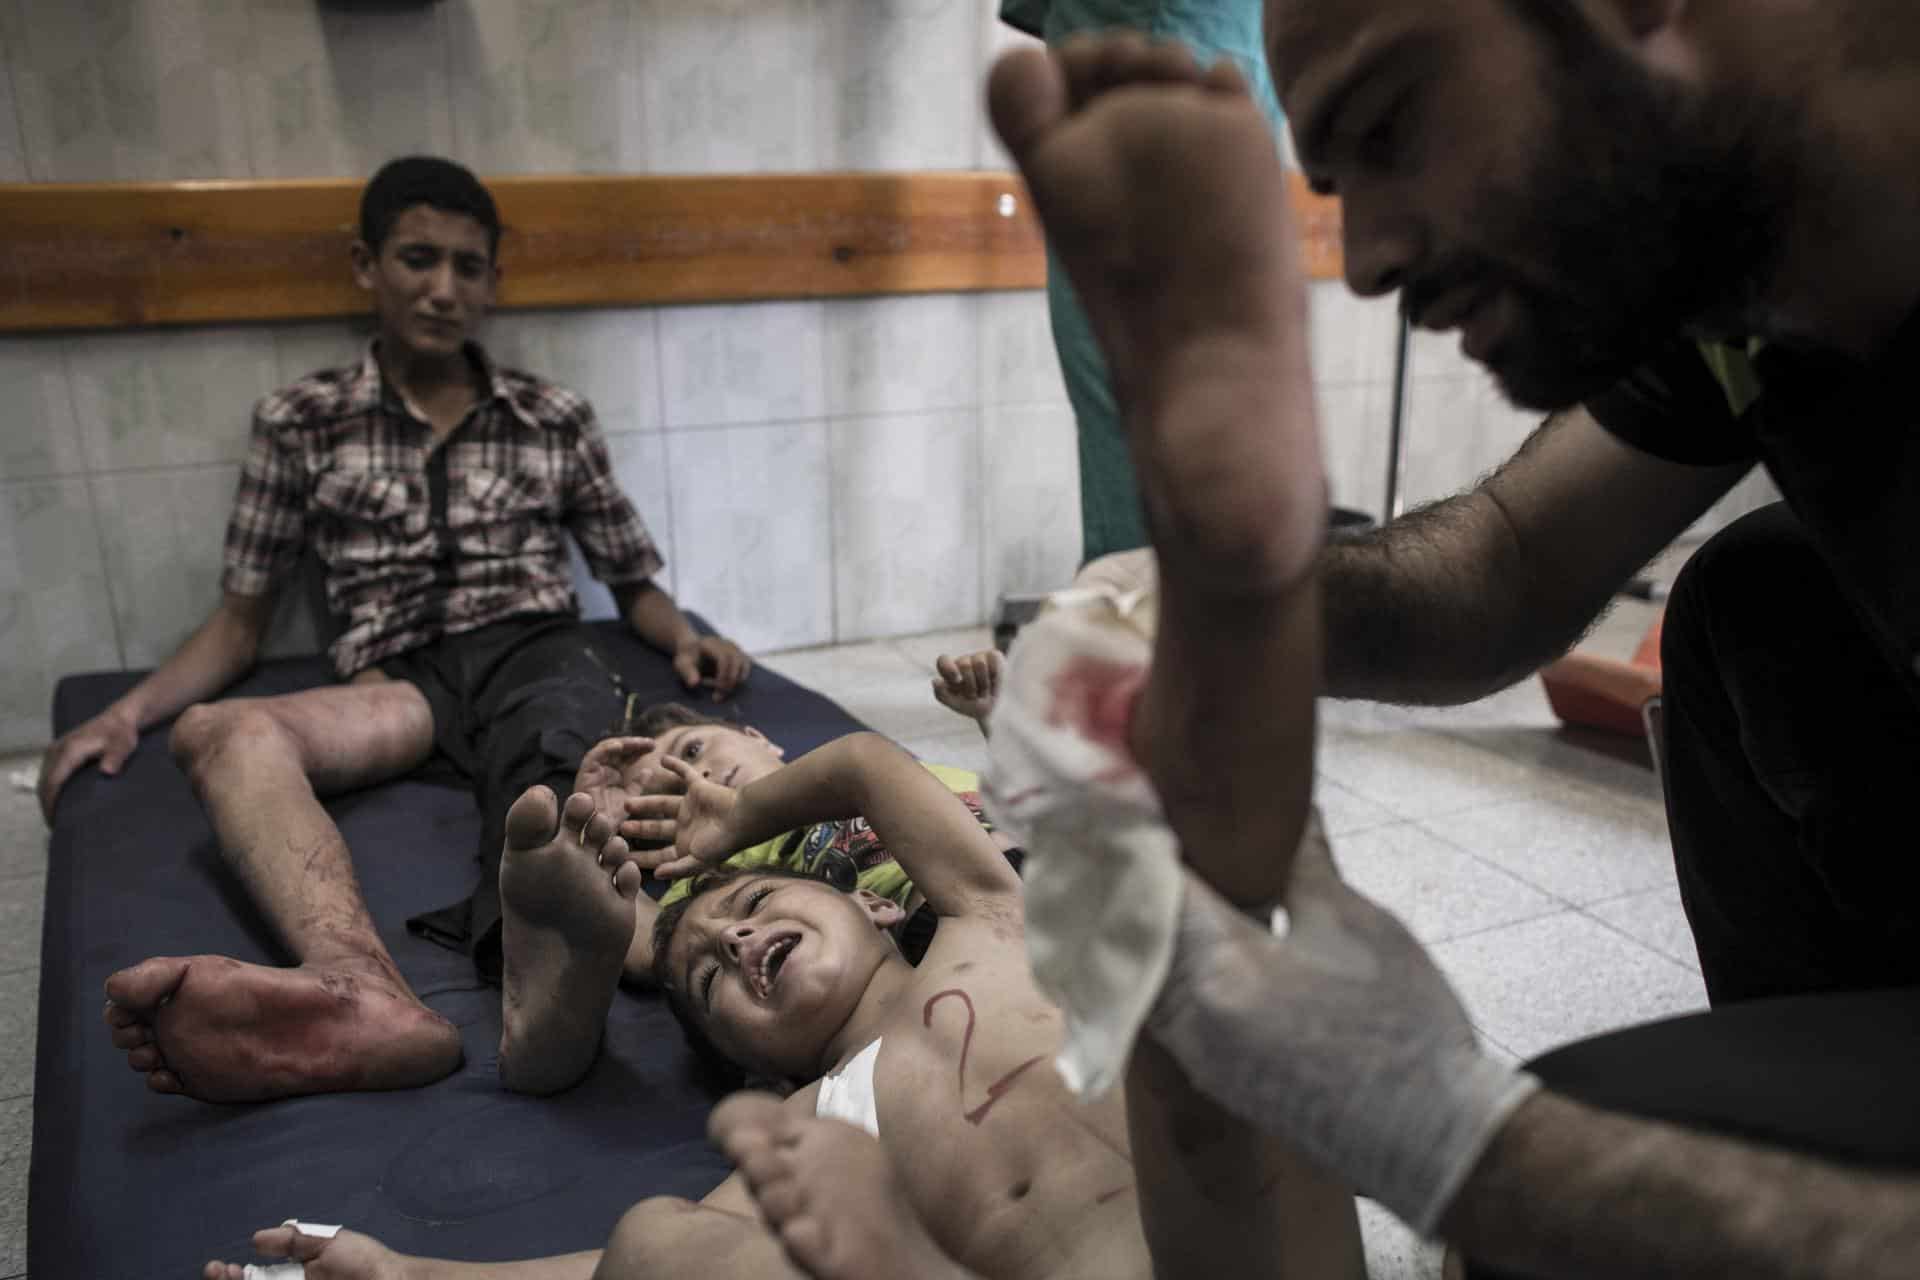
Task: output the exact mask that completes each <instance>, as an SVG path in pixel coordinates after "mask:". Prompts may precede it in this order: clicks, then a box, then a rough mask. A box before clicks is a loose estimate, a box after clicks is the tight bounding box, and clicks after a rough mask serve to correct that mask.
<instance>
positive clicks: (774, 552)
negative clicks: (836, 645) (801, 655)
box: [666, 422, 834, 651]
mask: <svg viewBox="0 0 1920 1280" xmlns="http://www.w3.org/2000/svg"><path fill="white" fill-rule="evenodd" d="M666 443H667V472H668V476H669V483H670V484H671V485H672V501H673V547H674V552H675V555H676V556H677V557H678V565H679V567H678V569H677V570H676V571H675V575H674V582H675V594H676V596H677V597H678V599H679V601H680V603H681V604H683V605H685V606H686V607H687V608H690V609H696V610H698V611H699V612H700V613H702V614H704V615H705V616H706V617H707V619H708V620H709V621H711V622H712V623H713V624H714V626H716V627H718V628H719V629H720V630H722V631H723V632H725V633H726V634H727V635H729V636H732V637H733V639H734V640H736V641H737V642H739V643H740V644H741V645H742V646H743V647H745V648H746V649H748V650H749V651H758V650H762V649H780V648H797V647H801V646H804V645H813V644H824V643H826V642H827V641H828V640H830V639H831V638H832V636H833V573H834V564H833V562H832V558H831V557H832V548H831V539H830V529H831V526H830V524H829V521H828V517H827V512H828V502H829V474H830V473H829V462H828V445H827V425H826V424H825V423H823V422H811V423H795V424H784V425H773V426H759V427H726V428H721V429H717V430H713V431H691V432H684V433H679V434H672V433H670V434H668V436H667V437H666Z"/></svg>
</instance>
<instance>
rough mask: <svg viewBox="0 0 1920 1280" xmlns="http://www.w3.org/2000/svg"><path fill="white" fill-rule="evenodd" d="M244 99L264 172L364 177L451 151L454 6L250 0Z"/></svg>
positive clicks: (256, 163)
mask: <svg viewBox="0 0 1920 1280" xmlns="http://www.w3.org/2000/svg"><path fill="white" fill-rule="evenodd" d="M247 8H248V9H249V10H250V12H251V29H252V42H251V46H252V57H251V59H250V60H249V62H248V64H247V68H246V102H247V119H248V121H249V140H248V141H249V146H250V149H251V153H252V156H253V172H254V176H255V177H259V178H306V177H338V178H365V177H368V176H370V175H371V174H372V173H373V171H374V170H375V169H377V168H379V167H380V165H381V164H383V163H385V162H386V161H388V160H391V159H392V158H394V157H395V156H402V155H410V154H418V153H422V152H425V153H430V154H435V155H445V154H448V153H450V152H452V151H453V150H454V132H453V114H452V108H451V102H450V95H449V89H448V84H447V59H448V53H447V41H448V20H449V14H450V13H452V12H453V11H454V9H455V7H454V6H452V5H445V4H435V5H420V6H409V5H335V4H314V3H312V2H311V0H253V2H252V3H250V4H249V5H248V6H247Z"/></svg>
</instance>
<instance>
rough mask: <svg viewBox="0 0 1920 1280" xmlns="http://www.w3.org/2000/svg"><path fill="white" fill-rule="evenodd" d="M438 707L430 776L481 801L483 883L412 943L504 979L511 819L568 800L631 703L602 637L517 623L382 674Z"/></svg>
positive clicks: (425, 651) (421, 928)
mask: <svg viewBox="0 0 1920 1280" xmlns="http://www.w3.org/2000/svg"><path fill="white" fill-rule="evenodd" d="M381 669H382V670H383V671H385V672H386V673H387V674H388V675H389V676H392V677H393V678H394V679H396V680H406V681H409V682H410V683H412V684H413V685H414V686H415V687H417V688H418V689H419V690H420V692H421V693H422V694H423V695H425V697H426V699H427V703H428V705H429V706H431V707H432V708H433V736H434V752H433V755H432V757H431V758H430V759H429V760H428V762H427V765H426V766H425V770H424V772H423V775H422V776H425V777H428V778H432V777H435V776H438V777H440V778H443V779H447V780H451V781H457V782H460V783H463V784H465V785H467V786H470V787H472V788H473V794H474V798H475V800H477V801H478V802H479V805H480V814H481V824H480V848H479V854H478V856H479V862H480V884H479V887H478V888H476V889H475V890H474V894H473V897H471V898H470V899H468V900H467V901H465V902H460V903H455V904H453V905H452V906H448V907H443V908H441V909H440V910H438V911H431V912H428V913H427V914H425V915H420V916H415V917H414V918H413V919H411V920H409V921H407V927H408V928H409V929H410V930H412V931H413V932H414V933H416V934H418V935H420V936H422V937H425V938H428V939H430V940H431V941H434V942H438V943H440V944H441V945H443V946H448V947H452V948H454V949H456V950H464V951H470V952H471V953H472V955H473V960H474V964H475V965H476V966H477V967H478V968H479V970H480V973H481V975H482V976H483V977H485V978H487V979H488V980H489V981H493V982H497V981H499V978H500V963H501V962H500V853H501V850H502V848H503V846H504V844H505V841H506V829H507V810H508V809H510V808H511V807H512V806H513V802H514V801H515V800H517V799H519V798H520V795H521V793H522V792H524V791H525V790H526V789H527V788H528V787H532V786H538V785H542V784H544V785H546V786H548V787H551V788H552V789H553V791H554V794H555V795H556V796H557V797H559V798H560V799H561V800H563V801H564V800H565V799H566V797H567V794H568V793H569V792H570V791H571V790H572V789H573V779H574V775H575V774H576V773H577V772H578V771H579V768H580V758H581V757H582V756H584V755H585V754H586V752H587V750H588V748H590V747H591V746H592V745H593V744H594V743H596V742H598V741H599V740H600V739H602V738H604V737H606V736H608V735H609V734H611V733H614V732H617V731H618V728H619V724H620V718H621V713H622V712H623V710H624V705H623V703H624V699H623V696H622V693H621V690H620V686H619V683H618V681H617V680H616V678H615V677H614V675H613V673H612V668H611V667H610V666H609V665H608V664H607V662H606V660H605V659H604V658H603V657H602V656H601V655H600V653H599V651H598V650H597V649H595V648H594V644H593V633H592V632H591V631H590V630H588V629H587V628H586V627H584V626H583V625H581V623H580V622H579V621H578V620H577V619H575V618H572V617H568V616H565V615H559V616H554V615H539V616H535V617H530V618H513V619H509V620H507V621H505V622H498V623H494V624H493V625H491V626H487V627H481V628H479V629H477V630H474V631H469V632H463V633H461V634H459V635H452V636H446V637H443V638H442V639H440V640H437V641H435V642H434V643H433V644H430V645H426V646H423V647H422V648H419V649H415V650H412V651H410V652H407V653H404V654H401V655H400V656H399V657H397V658H394V659H391V660H390V661H387V662H384V663H382V664H381Z"/></svg>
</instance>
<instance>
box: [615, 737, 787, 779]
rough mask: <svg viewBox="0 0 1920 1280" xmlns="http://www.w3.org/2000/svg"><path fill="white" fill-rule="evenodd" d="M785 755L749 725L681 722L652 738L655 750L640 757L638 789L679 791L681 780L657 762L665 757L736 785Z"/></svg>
mask: <svg viewBox="0 0 1920 1280" xmlns="http://www.w3.org/2000/svg"><path fill="white" fill-rule="evenodd" d="M786 754H787V753H786V752H785V751H784V750H783V749H781V747H780V746H779V744H777V743H774V742H769V741H768V740H767V737H766V735H765V734H763V733H761V732H760V731H759V730H758V729H755V728H752V727H751V726H742V727H740V728H738V729H736V728H733V727H732V726H731V725H718V724H689V725H680V726H678V727H676V728H672V729H669V730H667V731H666V732H665V733H663V734H661V735H660V736H659V737H657V738H655V739H654V749H653V750H652V751H650V752H648V753H647V754H646V755H644V756H642V757H640V789H641V790H642V791H645V792H647V793H649V794H652V795H660V794H664V793H668V792H677V791H679V790H681V784H680V780H679V779H678V778H677V777H675V776H674V775H673V774H672V773H670V772H669V771H668V770H667V769H665V768H663V767H662V766H661V764H660V761H661V760H662V759H663V758H664V757H666V756H672V757H673V758H675V759H676V760H684V761H686V762H687V763H688V764H689V765H691V766H693V769H694V771H695V772H696V773H700V774H703V775H705V776H706V778H707V779H708V780H709V781H712V782H717V783H719V784H720V785H721V786H723V787H736V788H737V787H744V786H746V785H747V784H748V783H749V782H752V781H754V780H755V779H757V778H764V777H766V776H767V775H768V774H770V773H772V772H773V771H774V770H775V769H778V768H779V767H780V766H781V765H782V764H784V763H786Z"/></svg>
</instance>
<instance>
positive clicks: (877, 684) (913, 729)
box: [760, 641, 955, 741]
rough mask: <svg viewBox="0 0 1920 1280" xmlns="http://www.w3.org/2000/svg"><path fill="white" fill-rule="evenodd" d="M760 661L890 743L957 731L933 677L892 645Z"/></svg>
mask: <svg viewBox="0 0 1920 1280" xmlns="http://www.w3.org/2000/svg"><path fill="white" fill-rule="evenodd" d="M760 661H762V662H763V663H764V664H765V665H766V666H767V667H768V668H770V669H771V670H774V671H778V672H779V673H780V674H781V675H783V676H786V677H787V678H788V679H790V680H797V681H799V682H800V683H801V684H803V685H806V686H807V687H808V688H809V689H813V690H815V691H817V692H819V693H823V694H825V695H826V696H828V697H829V698H832V699H833V700H834V701H835V702H838V703H839V704H840V705H841V706H843V707H845V708H846V709H847V711H848V712H849V713H851V714H852V715H853V716H855V717H857V718H858V719H860V720H862V721H864V722H865V723H866V724H868V725H870V726H872V727H873V728H874V729H876V730H878V731H879V732H881V733H884V734H886V735H887V736H888V737H890V738H894V739H897V740H900V741H906V740H909V739H914V738H925V737H940V736H942V735H944V734H947V733H950V732H952V730H953V726H954V723H955V721H954V715H953V712H951V711H949V710H947V709H946V708H945V707H943V706H941V705H940V704H939V703H938V702H935V701H934V699H933V689H932V686H931V685H930V684H929V683H928V681H929V680H930V679H931V677H930V676H928V675H926V674H923V673H922V672H921V670H920V668H919V667H918V666H916V665H915V664H914V662H913V661H912V659H910V658H908V657H907V656H906V654H904V653H902V652H901V651H900V650H899V649H897V648H896V647H894V645H893V644H891V643H890V642H887V641H874V642H872V643H869V644H850V645H836V646H834V647H832V648H827V649H805V650H799V651H795V652H790V653H779V654H770V655H768V656H766V657H765V658H762V659H761V660H760Z"/></svg>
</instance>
